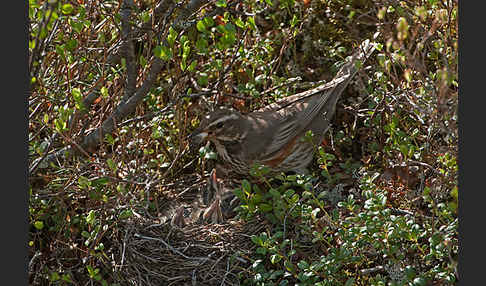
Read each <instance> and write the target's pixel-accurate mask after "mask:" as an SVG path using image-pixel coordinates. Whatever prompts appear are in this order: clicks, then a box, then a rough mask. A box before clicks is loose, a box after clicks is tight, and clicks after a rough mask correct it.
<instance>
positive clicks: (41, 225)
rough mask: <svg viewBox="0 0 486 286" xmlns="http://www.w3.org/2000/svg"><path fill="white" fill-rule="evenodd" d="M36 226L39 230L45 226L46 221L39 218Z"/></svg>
mask: <svg viewBox="0 0 486 286" xmlns="http://www.w3.org/2000/svg"><path fill="white" fill-rule="evenodd" d="M34 227H35V228H37V229H38V230H41V229H43V228H44V222H42V221H40V220H38V221H36V222H34Z"/></svg>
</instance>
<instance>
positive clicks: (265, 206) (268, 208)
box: [258, 204, 273, 212]
mask: <svg viewBox="0 0 486 286" xmlns="http://www.w3.org/2000/svg"><path fill="white" fill-rule="evenodd" d="M258 207H259V208H260V210H262V211H263V212H270V211H272V209H273V207H272V205H270V204H260V205H259V206H258Z"/></svg>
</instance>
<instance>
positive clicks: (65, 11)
mask: <svg viewBox="0 0 486 286" xmlns="http://www.w3.org/2000/svg"><path fill="white" fill-rule="evenodd" d="M61 11H62V13H63V14H64V15H68V14H71V13H72V12H73V11H74V7H73V5H71V4H64V5H62V7H61Z"/></svg>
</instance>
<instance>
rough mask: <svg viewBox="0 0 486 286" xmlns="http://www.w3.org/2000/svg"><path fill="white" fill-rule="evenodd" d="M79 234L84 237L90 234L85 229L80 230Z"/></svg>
mask: <svg viewBox="0 0 486 286" xmlns="http://www.w3.org/2000/svg"><path fill="white" fill-rule="evenodd" d="M81 236H82V237H84V238H89V237H90V236H91V235H90V234H89V232H87V231H86V230H83V231H82V232H81Z"/></svg>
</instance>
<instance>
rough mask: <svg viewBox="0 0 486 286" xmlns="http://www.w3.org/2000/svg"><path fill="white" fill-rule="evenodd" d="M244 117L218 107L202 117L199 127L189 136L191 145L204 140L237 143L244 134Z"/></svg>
mask: <svg viewBox="0 0 486 286" xmlns="http://www.w3.org/2000/svg"><path fill="white" fill-rule="evenodd" d="M244 120H245V118H244V116H243V115H241V114H240V113H239V112H238V111H236V110H232V109H228V108H224V107H220V108H218V109H216V110H214V111H212V112H210V113H208V114H207V115H205V116H204V117H203V119H202V120H201V123H200V124H199V127H198V128H197V129H196V130H194V132H193V133H192V134H191V135H190V137H189V138H190V141H191V145H193V146H194V145H199V144H201V143H202V142H203V141H205V140H209V141H212V142H214V143H221V144H222V143H223V142H237V141H239V140H241V138H242V134H243V133H244V131H245V129H244V127H245V125H244V123H245V122H244Z"/></svg>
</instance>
